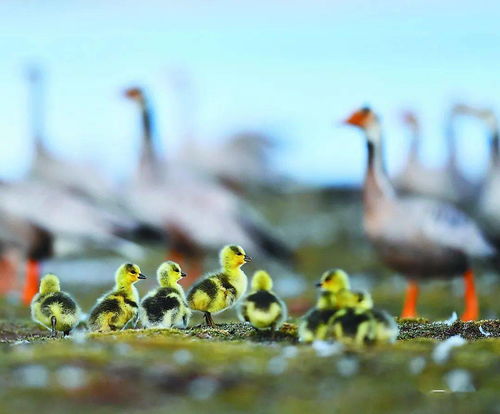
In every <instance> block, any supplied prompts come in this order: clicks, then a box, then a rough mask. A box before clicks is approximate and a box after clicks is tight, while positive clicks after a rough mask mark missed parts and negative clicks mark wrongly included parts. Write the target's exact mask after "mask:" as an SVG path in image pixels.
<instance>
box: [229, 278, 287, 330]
mask: <svg viewBox="0 0 500 414" xmlns="http://www.w3.org/2000/svg"><path fill="white" fill-rule="evenodd" d="M272 288H273V280H272V279H271V276H270V275H269V273H267V272H266V271H264V270H259V271H257V272H255V273H254V275H253V278H252V290H251V292H250V294H249V295H248V296H247V297H246V298H245V300H243V302H242V304H241V306H240V307H239V308H238V316H239V317H240V319H241V320H242V321H246V322H250V324H251V325H252V326H253V327H254V328H256V329H268V328H269V329H271V331H272V332H273V335H274V330H275V329H276V328H279V327H280V326H281V324H282V323H283V322H284V321H285V320H286V317H287V310H286V305H285V304H284V303H283V301H282V300H281V299H279V298H278V297H277V296H276V294H275V293H274V292H273V291H272Z"/></svg>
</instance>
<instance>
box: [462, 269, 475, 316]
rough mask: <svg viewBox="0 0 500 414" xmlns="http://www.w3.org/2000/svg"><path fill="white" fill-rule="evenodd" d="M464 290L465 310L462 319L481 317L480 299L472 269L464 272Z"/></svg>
mask: <svg viewBox="0 0 500 414" xmlns="http://www.w3.org/2000/svg"><path fill="white" fill-rule="evenodd" d="M464 291H465V292H464V301H465V310H464V313H463V314H462V317H461V319H462V320H463V321H475V320H476V319H478V318H479V300H478V299H477V293H476V285H475V283H474V272H473V271H472V269H469V270H467V271H466V272H465V273H464Z"/></svg>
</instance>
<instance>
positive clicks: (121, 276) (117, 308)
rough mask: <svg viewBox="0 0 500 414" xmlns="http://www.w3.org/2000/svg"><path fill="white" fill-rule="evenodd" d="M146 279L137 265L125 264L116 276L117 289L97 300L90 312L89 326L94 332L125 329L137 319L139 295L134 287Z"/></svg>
mask: <svg viewBox="0 0 500 414" xmlns="http://www.w3.org/2000/svg"><path fill="white" fill-rule="evenodd" d="M140 279H146V276H145V275H143V274H142V273H141V269H140V268H139V266H137V265H136V264H131V263H125V264H123V265H121V266H120V267H119V268H118V270H117V271H116V274H115V281H116V283H115V287H114V288H113V290H111V291H110V292H108V293H106V294H104V295H103V296H102V297H101V298H99V299H98V300H97V303H96V304H95V306H94V308H93V309H92V311H91V312H90V316H89V320H88V325H89V329H90V330H92V331H99V332H107V331H116V330H120V329H123V328H124V327H125V326H127V324H129V323H130V324H133V323H134V322H135V319H136V318H137V313H138V312H137V311H138V303H139V294H138V293H137V289H136V288H135V287H134V283H136V282H137V281H138V280H140Z"/></svg>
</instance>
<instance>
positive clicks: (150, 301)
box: [139, 261, 191, 328]
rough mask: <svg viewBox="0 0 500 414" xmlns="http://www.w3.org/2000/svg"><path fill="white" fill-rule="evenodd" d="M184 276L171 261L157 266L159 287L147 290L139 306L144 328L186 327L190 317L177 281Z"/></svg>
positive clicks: (184, 297)
mask: <svg viewBox="0 0 500 414" xmlns="http://www.w3.org/2000/svg"><path fill="white" fill-rule="evenodd" d="M185 276H186V273H183V272H182V271H181V268H180V266H179V265H178V264H177V263H175V262H172V261H167V262H164V263H162V264H161V265H160V267H158V270H157V272H156V278H157V280H158V283H159V285H160V287H159V288H157V289H154V290H152V291H151V292H149V293H148V294H147V295H146V296H145V297H144V299H143V300H142V302H141V306H140V307H139V321H140V322H141V325H142V326H143V327H144V328H171V327H172V326H177V327H180V328H186V327H187V325H188V322H189V318H190V317H191V309H189V307H188V305H187V302H186V296H185V295H184V290H183V289H182V286H181V285H179V284H178V283H177V282H178V281H179V280H180V279H181V278H183V277H185Z"/></svg>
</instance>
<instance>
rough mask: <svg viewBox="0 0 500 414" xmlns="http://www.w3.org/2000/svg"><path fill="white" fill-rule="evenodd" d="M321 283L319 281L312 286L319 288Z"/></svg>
mask: <svg viewBox="0 0 500 414" xmlns="http://www.w3.org/2000/svg"><path fill="white" fill-rule="evenodd" d="M322 285H323V284H322V283H321V282H318V283H315V284H314V286H316V287H318V288H320V287H321V286H322Z"/></svg>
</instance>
